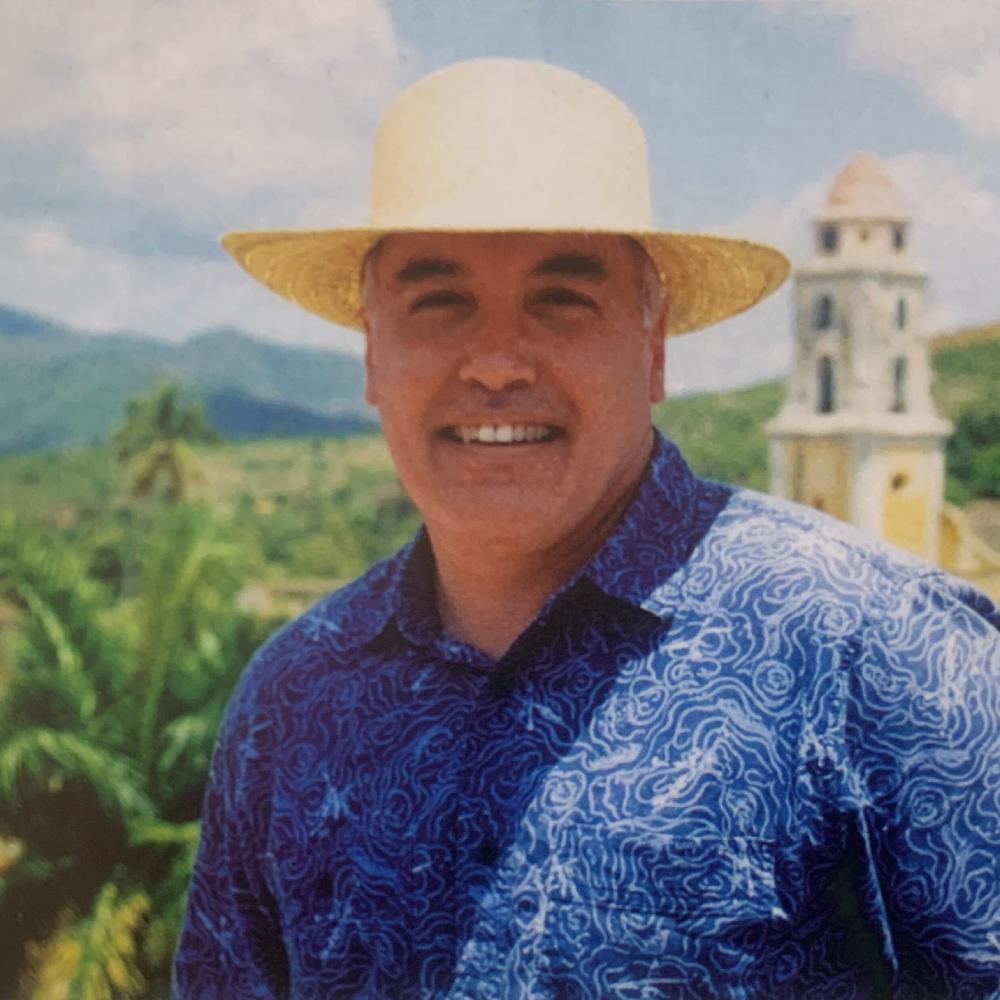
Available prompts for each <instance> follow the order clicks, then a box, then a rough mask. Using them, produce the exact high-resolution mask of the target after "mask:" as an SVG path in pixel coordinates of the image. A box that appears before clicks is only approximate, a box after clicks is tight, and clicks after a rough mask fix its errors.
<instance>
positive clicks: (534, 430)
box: [454, 424, 550, 444]
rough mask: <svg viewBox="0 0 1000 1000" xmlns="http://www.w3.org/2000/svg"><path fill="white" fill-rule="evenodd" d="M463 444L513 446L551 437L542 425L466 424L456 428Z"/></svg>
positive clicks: (547, 429)
mask: <svg viewBox="0 0 1000 1000" xmlns="http://www.w3.org/2000/svg"><path fill="white" fill-rule="evenodd" d="M454 431H455V433H456V434H457V436H458V437H459V438H461V439H462V441H463V443H465V444H471V443H473V442H476V443H478V444H513V443H516V442H519V441H524V442H528V443H531V442H535V441H542V440H544V439H545V438H547V437H549V436H550V431H549V428H548V427H545V426H544V425H542V424H479V425H475V426H473V425H468V424H464V425H462V426H460V427H455V428H454Z"/></svg>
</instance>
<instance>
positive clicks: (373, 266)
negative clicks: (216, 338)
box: [175, 60, 1000, 998]
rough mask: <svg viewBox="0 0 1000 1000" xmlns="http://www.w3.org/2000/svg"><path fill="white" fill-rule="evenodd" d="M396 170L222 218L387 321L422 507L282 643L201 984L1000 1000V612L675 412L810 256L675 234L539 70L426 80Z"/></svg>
mask: <svg viewBox="0 0 1000 1000" xmlns="http://www.w3.org/2000/svg"><path fill="white" fill-rule="evenodd" d="M372 203H373V204H372V217H373V222H372V225H371V226H370V227H369V228H367V229H364V230H336V231H317V232H310V233H249V234H236V235H233V236H230V237H227V239H226V241H225V245H226V246H227V248H228V249H230V251H231V252H233V253H234V255H235V256H236V257H237V259H238V260H240V262H241V263H242V264H243V265H244V266H245V267H246V268H247V269H248V270H249V271H250V272H251V273H252V274H254V275H255V276H257V277H259V278H260V279H261V280H263V281H265V282H266V283H267V284H268V285H269V286H270V287H272V288H273V289H274V290H276V291H278V292H280V293H281V294H283V295H286V296H287V297H289V298H291V299H293V300H294V301H296V302H298V303H300V304H302V305H304V306H306V307H307V308H310V309H312V310H313V311H315V312H318V313H320V314H321V315H325V316H327V317H329V318H331V319H334V320H336V321H338V322H341V323H346V324H348V325H355V326H358V327H359V328H361V329H363V330H364V331H365V333H366V335H367V347H366V366H367V398H368V400H369V401H370V402H371V403H373V404H374V405H375V406H377V407H378V409H379V412H380V414H381V417H382V422H383V427H384V431H385V436H386V440H387V441H388V444H389V447H390V450H391V452H392V455H393V459H394V461H395V463H396V466H397V468H398V471H399V474H400V477H401V479H402V481H403V483H404V485H405V486H406V488H407V490H408V491H409V493H410V494H411V496H412V497H413V500H414V502H415V503H416V505H417V506H418V508H419V509H420V511H421V513H422V515H423V517H424V521H425V526H424V528H423V529H422V531H421V532H420V534H419V535H418V537H417V538H416V540H415V541H414V542H413V543H412V544H411V545H410V546H408V547H407V548H406V549H404V550H403V551H402V552H401V553H399V554H398V555H396V556H395V557H393V558H391V559H389V560H388V561H386V562H384V563H382V564H380V565H378V566H375V567H374V568H373V569H372V570H370V571H369V572H368V573H367V574H366V575H365V576H363V577H362V578H361V579H360V580H358V581H355V582H354V583H353V584H351V585H350V586H348V587H346V588H344V589H343V590H341V591H338V592H337V593H335V594H333V595H331V596H330V597H328V598H327V599H325V600H324V601H321V602H320V603H319V604H318V605H317V606H316V607H315V608H313V609H312V610H311V611H309V612H307V613H306V614H305V615H303V616H302V617H301V618H299V619H298V620H296V621H294V622H292V623H291V624H290V625H288V626H287V627H286V628H285V629H283V630H282V631H281V632H280V633H279V634H278V635H276V636H275V637H274V638H273V639H272V640H271V641H270V642H269V643H268V644H267V645H266V646H265V647H264V649H263V650H262V651H261V652H260V653H259V654H258V655H257V657H256V658H255V659H254V661H253V663H252V664H251V666H250V667H249V668H248V670H247V672H246V674H245V675H244V678H243V680H242V681H241V684H240V686H239V688H238V690H237V692H236V694H235V696H234V698H233V701H232V703H231V705H230V708H229V711H228V713H227V716H226V720H225V722H224V725H223V729H222V732H221V734H220V738H219V746H218V750H217V753H216V757H215V761H214V763H213V768H212V774H211V780H210V784H209V788H208V792H207V798H206V808H205V821H204V830H203V835H202V843H201V848H200V853H199V857H198V862H197V865H196V869H195V874H194V878H193V881H192V889H191V897H190V903H189V908H188V913H187V917H186V921H185V925H184V929H183V932H182V935H181V939H180V943H179V947H178V952H177V957H176V963H175V992H176V995H177V996H178V997H221V996H226V997H229V996H232V997H271V996H293V997H329V996H366V997H368V996H371V997H417V996H420V997H445V996H447V997H522V996H523V997H551V998H555V997H605V996H617V997H654V996H723V997H803V996H815V997H827V996H837V997H861V996H869V995H873V994H876V993H879V992H881V993H883V994H884V993H885V992H888V991H892V992H893V993H894V994H895V995H898V996H905V997H911V996H912V997H916V996H934V997H937V996H956V997H957V996H962V997H979V996H990V995H993V996H996V995H1000V892H998V889H997V886H998V884H1000V678H998V666H1000V634H998V630H997V627H998V624H1000V616H998V615H997V613H996V610H995V609H994V608H993V607H992V606H991V605H989V603H988V602H987V601H986V600H985V599H984V598H982V597H981V596H979V595H977V594H976V593H974V592H972V591H970V590H969V589H968V588H966V587H964V585H962V584H959V583H958V582H956V581H955V580H952V579H950V578H948V577H946V576H944V575H943V574H941V573H939V572H938V571H936V570H934V569H932V568H931V567H929V566H925V565H923V564H920V563H918V562H916V561H915V560H911V559H909V558H907V557H904V556H902V555H901V554H898V553H891V552H890V551H888V550H887V549H886V548H884V547H882V546H880V545H879V544H878V543H875V542H871V541H866V540H863V539H862V538H861V537H860V536H858V535H856V534H854V533H853V532H852V531H851V530H850V529H848V528H847V527H845V526H842V525H839V524H837V523H835V522H832V521H830V520H828V519H826V518H824V517H822V516H821V515H818V514H816V513H813V512H810V511H806V510H804V509H802V508H798V507H795V506H792V505H788V504H785V503H782V502H778V501H775V500H773V499H771V498H767V497H763V496H760V495H757V494H754V493H751V492H749V491H742V490H733V489H731V488H729V487H726V486H721V485H718V484H713V483H708V482H704V481H702V480H699V479H698V478H696V477H695V476H694V475H693V474H692V473H691V472H690V471H689V470H688V468H687V467H686V465H685V464H684V462H683V460H682V458H681V457H680V455H679V454H678V453H677V451H676V449H675V448H674V447H673V446H672V445H671V444H669V443H668V442H667V441H666V440H664V439H663V438H661V437H659V436H658V435H657V434H655V433H654V432H653V430H652V427H651V423H650V405H651V404H652V403H655V402H657V401H658V400H660V399H662V397H663V362H664V357H663V338H664V335H665V334H676V333H679V332H683V331H685V330H688V329H694V328H697V327H699V326H703V325H705V324H707V323H709V322H713V321H714V320H716V319H719V318H722V317H723V316H726V315H730V314H732V313H733V312H736V311H738V310H740V309H743V308H746V307H748V306H749V305H751V304H752V303H753V302H755V301H756V300H758V299H759V298H760V297H762V296H763V295H765V294H767V293H768V292H769V291H771V290H772V289H773V288H774V287H776V286H777V285H778V284H779V283H780V282H781V280H782V279H783V278H784V275H785V272H786V265H785V262H784V260H783V258H781V257H780V255H778V254H777V253H776V252H774V251H771V250H769V249H768V248H766V247H760V246H755V245H751V244H746V243H740V242H736V241H728V240H717V239H710V238H707V237H694V236H688V237H685V236H677V235H675V234H667V233H658V232H656V231H654V230H653V229H652V228H651V226H650V222H649V206H648V192H647V185H646V179H645V152H644V147H643V139H642V135H641V131H640V129H639V126H638V124H637V123H636V122H635V120H634V118H632V116H631V114H630V113H629V112H628V111H627V110H626V109H625V108H624V107H623V106H622V105H621V104H620V103H619V102H618V101H617V100H616V99H615V98H613V97H611V96H610V95H609V94H607V93H606V92H605V91H603V90H602V89H600V88H598V87H596V86H595V85H594V84H592V83H590V82H589V81H586V80H583V79H581V78H580V77H578V76H576V75H574V74H571V73H568V72H567V71H565V70H560V69H557V68H555V67H550V66H545V65H543V64H538V63H522V62H517V61H507V60H482V61H474V62H470V63H463V64H459V65H457V66H454V67H450V68H447V69H445V70H442V71H440V72H438V73H436V74H433V75H432V76H430V77H428V78H426V79H424V80H422V81H420V82H418V83H417V84H416V85H415V86H413V87H412V88H410V90H408V91H406V92H405V93H404V94H403V95H401V96H400V97H399V98H398V99H397V101H396V102H395V103H394V105H393V106H392V107H391V108H390V110H389V111H388V113H387V115H386V117H385V118H384V119H383V123H382V126H381V129H380V132H379V137H378V140H377V142H376V153H375V166H374V172H373V186H372Z"/></svg>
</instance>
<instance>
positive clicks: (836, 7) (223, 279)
mask: <svg viewBox="0 0 1000 1000" xmlns="http://www.w3.org/2000/svg"><path fill="white" fill-rule="evenodd" d="M15 8H16V9H15ZM0 37H3V38H4V39H5V46H4V49H5V51H4V59H3V60H2V61H0V88H2V93H3V94H4V95H5V96H4V100H3V101H2V102H0V304H3V305H6V306H12V307H16V308H21V309H27V310H30V311H33V312H36V313H39V314H41V315H43V316H45V317H48V318H51V319H55V320H58V321H62V322H66V323H69V324H72V325H74V326H78V327H82V328H85V329H87V330H89V331H92V332H120V331H130V332H138V333H143V334H148V335H150V336H156V337H163V338H167V339H171V340H180V339H183V338H185V337H187V336H189V335H191V334H192V333H194V332H197V331H199V330H203V329H206V328H210V327H216V326H220V325H227V326H237V327H240V328H241V329H244V330H245V331H247V332H248V333H250V334H251V335H253V336H256V337H260V338H266V339H269V340H277V341H280V342H283V343H286V344H308V345H310V346H328V347H331V348H334V349H338V350H348V351H359V350H360V349H361V348H362V343H361V338H360V336H359V335H358V334H356V333H352V332H350V331H347V330H342V329H339V328H337V327H335V326H333V325H331V324H328V323H325V322H324V321H322V320H320V319H318V318H316V317H313V316H310V315H309V314H307V313H305V312H303V311H302V310H299V309H297V308H296V307H294V306H292V305H290V304H288V303H286V302H284V301H283V300H281V299H279V298H278V297H276V296H274V295H272V294H271V293H269V292H267V291H266V290H265V289H264V288H263V287H262V286H259V285H257V284H256V283H255V282H254V281H253V280H252V279H250V278H249V277H248V276H247V275H246V274H245V273H244V272H242V271H241V270H240V269H239V268H238V267H237V266H236V265H235V264H233V263H232V262H231V261H230V260H229V258H228V257H227V256H226V255H225V254H224V252H223V251H222V250H220V249H219V246H218V237H219V235H220V234H221V233H223V232H226V231H228V230H233V229H255V228H272V227H273V228H280V229H289V228H297V227H302V228H322V227H324V226H330V227H336V226H342V225H352V224H361V223H363V222H364V219H365V214H366V199H367V174H368V167H369V162H370V147H371V142H372V138H373V136H374V133H375V129H376V126H377V123H378V119H379V115H380V112H381V110H382V109H383V108H384V107H385V105H386V103H387V102H388V101H389V100H390V99H391V97H392V95H393V94H394V93H396V92H397V91H398V90H400V89H401V88H403V87H405V86H406V85H407V84H409V83H411V82H413V81H414V80H416V79H417V78H419V77H420V76H423V75H424V74H425V73H427V72H430V71H431V70H433V69H436V68H438V67H440V66H443V65H446V64H448V63H451V62H454V61H457V60H460V59H466V58H473V57H477V56H513V57H523V58H532V59H543V60H545V61H547V62H552V63H556V64H559V65H562V66H565V67H567V68H569V69H573V70H576V71H577V72H580V73H582V74H584V75H585V76H588V77H590V78H591V79H593V80H595V81H597V82H598V83H600V84H602V85H603V86H605V87H607V88H608V89H610V90H611V91H613V92H614V93H615V94H617V95H618V96H619V97H621V98H622V99H623V100H624V101H625V102H626V103H627V104H628V105H629V106H630V107H631V108H632V110H633V111H634V112H635V113H636V115H637V116H638V118H639V121H640V122H641V124H642V126H643V129H644V130H645V133H646V137H647V141H648V145H649V152H650V171H651V178H652V186H653V207H654V216H655V222H656V224H657V225H659V226H661V227H662V228H664V229H676V230H682V231H698V232H711V233H719V234H724V235H732V236H743V237H747V238H750V239H759V240H763V241H765V242H769V243H773V244H774V245H776V246H778V247H779V248H780V249H782V250H783V251H784V252H785V253H787V254H788V255H789V256H790V257H791V259H792V261H793V263H802V262H804V261H805V259H806V258H807V257H808V255H809V240H810V228H809V227H810V220H811V219H812V218H813V217H814V216H815V215H816V214H817V213H818V212H819V211H821V209H822V206H823V202H824V199H825V196H826V192H827V191H828V189H829V186H830V184H831V182H832V179H833V177H834V175H835V174H836V172H837V170H838V169H839V168H840V167H841V166H842V165H843V164H844V162H846V161H847V160H848V159H849V158H850V157H851V156H853V155H854V154H855V153H857V152H861V151H868V152H872V153H874V154H875V155H876V156H877V157H878V158H879V159H880V161H881V162H882V164H883V165H884V167H885V168H886V170H887V171H888V173H889V174H890V175H891V176H892V177H893V179H894V180H895V181H896V183H897V185H898V187H899V189H900V191H901V193H902V196H903V199H904V203H905V205H906V206H907V209H908V211H909V212H910V213H911V214H912V216H913V220H914V226H913V253H914V255H915V256H916V258H917V259H918V260H919V261H920V262H921V263H922V264H923V265H924V266H926V267H927V268H928V270H929V272H930V276H931V299H930V312H929V324H928V326H929V329H928V332H929V333H934V332H940V331H944V330H948V329H953V328H955V327H960V326H966V325H972V324H976V323H983V322H994V321H997V320H1000V101H998V100H997V99H996V97H995V95H996V94H1000V47H998V46H997V45H996V44H995V40H996V39H997V38H998V37H1000V0H949V2H947V3H941V2H940V0H836V2H827V0H737V2H724V3H723V2H713V0H689V2H661V0H517V2H514V0H283V2H282V3H280V4H277V3H274V2H273V0H101V3H99V4H80V3H79V2H78V0H33V2H32V4H30V5H23V4H17V5H15V4H13V3H8V4H5V5H2V6H0ZM791 340H792V330H791V326H790V306H789V295H788V287H787V286H786V288H785V289H783V290H782V291H781V292H779V293H778V294H777V295H775V296H773V297H772V299H771V300H769V301H768V302H766V303H765V304H763V305H761V306H759V307H758V308H756V309H754V310H752V311H750V312H749V313H746V314H744V315H742V316H739V317H735V318H733V319H731V320H729V321H727V322H725V323H722V324H720V325H718V326H717V327H714V328H712V329H711V330H707V331H703V332H700V333H697V334H693V335H691V336H688V337H681V338H678V339H677V340H676V341H671V342H670V345H669V350H668V385H669V389H670V391H672V392H674V393H677V392H684V391H696V390H703V389H714V388H722V387H729V386H737V385H744V384H747V383H749V382H753V381H757V380H760V379H763V378H767V377H773V376H774V375H778V374H781V373H783V372H784V371H785V370H786V368H787V365H788V363H789V358H790V355H791Z"/></svg>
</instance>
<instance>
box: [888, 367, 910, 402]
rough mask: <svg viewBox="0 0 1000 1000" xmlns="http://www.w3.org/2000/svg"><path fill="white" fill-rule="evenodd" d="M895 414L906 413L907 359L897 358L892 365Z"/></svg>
mask: <svg viewBox="0 0 1000 1000" xmlns="http://www.w3.org/2000/svg"><path fill="white" fill-rule="evenodd" d="M889 409H890V410H891V411H892V412H893V413H906V358H896V360H895V361H893V363H892V405H891V406H890V407H889Z"/></svg>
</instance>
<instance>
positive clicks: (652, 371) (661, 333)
mask: <svg viewBox="0 0 1000 1000" xmlns="http://www.w3.org/2000/svg"><path fill="white" fill-rule="evenodd" d="M650 352H651V359H650V366H649V401H650V403H653V404H656V403H662V402H663V400H664V399H666V396H667V382H666V364H667V304H666V302H664V303H663V305H662V307H661V308H660V314H659V315H658V316H657V317H656V322H655V323H653V328H652V330H651V331H650Z"/></svg>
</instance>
